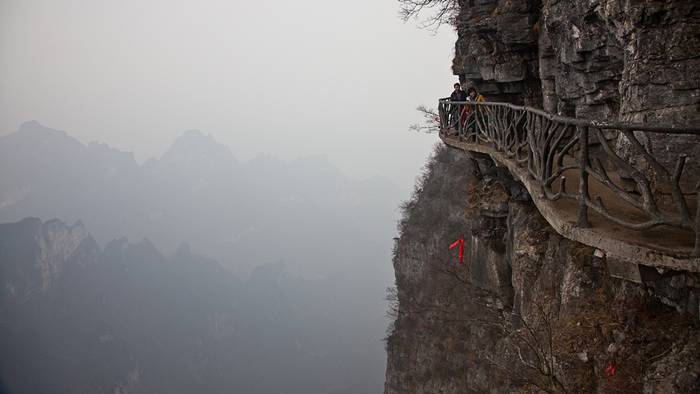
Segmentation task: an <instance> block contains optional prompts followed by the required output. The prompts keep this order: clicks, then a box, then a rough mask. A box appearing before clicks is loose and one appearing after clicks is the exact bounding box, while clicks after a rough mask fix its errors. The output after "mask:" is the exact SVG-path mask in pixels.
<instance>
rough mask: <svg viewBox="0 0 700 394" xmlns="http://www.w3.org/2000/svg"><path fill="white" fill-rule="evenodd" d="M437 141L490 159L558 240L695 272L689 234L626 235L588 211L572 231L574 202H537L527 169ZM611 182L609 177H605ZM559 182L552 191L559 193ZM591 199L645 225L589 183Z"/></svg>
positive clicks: (574, 184)
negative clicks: (584, 223) (585, 224)
mask: <svg viewBox="0 0 700 394" xmlns="http://www.w3.org/2000/svg"><path fill="white" fill-rule="evenodd" d="M441 139H442V140H443V141H444V142H445V143H446V144H447V145H450V146H452V147H455V148H458V149H461V150H464V151H469V152H478V153H483V154H487V155H489V156H491V158H492V159H493V160H494V161H496V162H497V163H499V164H500V165H503V166H505V167H507V168H508V169H509V171H510V172H511V174H513V175H514V176H515V177H516V178H517V179H518V180H519V181H520V182H521V183H522V184H523V185H524V186H525V187H526V188H527V190H528V191H529V192H530V195H531V196H532V198H533V202H534V203H535V205H536V206H537V208H538V209H539V210H540V212H541V213H542V215H543V216H544V217H545V219H546V220H547V221H548V222H549V223H550V224H551V225H552V227H553V228H554V229H555V230H556V231H557V232H559V233H560V234H561V235H562V236H564V237H566V238H569V239H572V240H575V241H578V242H581V243H583V244H586V245H589V246H592V247H595V248H598V249H601V250H602V251H604V252H605V253H606V255H608V256H610V257H613V258H616V259H620V260H623V261H627V262H630V263H634V264H641V265H648V266H654V267H660V268H661V267H663V268H670V269H678V270H687V271H693V272H700V259H698V258H691V257H690V255H691V252H692V250H693V245H694V234H693V233H692V232H691V231H685V230H682V229H679V228H675V227H670V226H660V227H656V228H653V229H650V230H643V231H638V230H631V229H628V228H626V227H623V226H621V225H619V224H617V223H615V222H613V221H611V220H609V219H607V218H605V217H603V216H602V215H599V214H598V213H597V212H595V211H594V210H593V209H590V208H589V209H588V212H589V214H588V218H589V222H590V224H591V227H590V228H579V227H577V226H576V221H577V218H578V202H577V201H575V200H572V199H564V198H562V199H559V200H557V201H550V200H547V199H545V198H538V196H539V195H540V194H541V192H540V187H539V185H538V184H537V183H536V182H535V180H534V179H532V178H531V177H529V175H528V172H527V169H526V168H524V167H520V166H517V165H516V164H515V163H514V161H513V160H509V159H508V158H506V157H505V155H503V154H501V153H500V152H498V151H497V150H496V149H494V148H491V147H489V146H487V145H481V144H473V143H467V142H464V141H459V139H458V138H457V137H445V136H441ZM609 175H610V176H611V178H612V177H614V176H615V175H614V174H609ZM564 176H566V185H567V186H566V187H567V189H568V190H570V191H573V190H574V189H576V188H578V182H579V174H578V172H577V171H576V170H570V171H567V172H566V173H565V174H564ZM559 182H560V181H557V182H556V183H555V185H553V186H552V189H553V190H557V191H558V190H559V186H560V185H559ZM589 191H590V193H591V198H592V199H595V198H596V197H598V196H599V197H600V198H601V200H602V201H603V205H604V206H605V207H606V208H607V209H608V210H609V211H612V212H615V214H616V216H622V217H625V218H626V219H629V220H632V221H641V220H643V219H644V217H643V215H642V214H641V212H640V211H639V210H637V209H636V208H634V207H632V206H631V205H629V204H628V203H626V202H624V201H623V200H621V199H620V198H619V197H616V196H615V195H614V194H613V193H612V192H611V191H610V190H608V189H607V187H606V186H604V185H602V184H601V183H599V182H597V181H596V180H595V179H593V178H592V177H589ZM691 212H692V211H691Z"/></svg>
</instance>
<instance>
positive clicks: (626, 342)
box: [385, 146, 700, 393]
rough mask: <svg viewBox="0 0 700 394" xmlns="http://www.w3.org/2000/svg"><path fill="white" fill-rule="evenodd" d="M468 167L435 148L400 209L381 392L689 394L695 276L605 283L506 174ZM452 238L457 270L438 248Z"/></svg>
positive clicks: (587, 255)
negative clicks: (460, 258)
mask: <svg viewBox="0 0 700 394" xmlns="http://www.w3.org/2000/svg"><path fill="white" fill-rule="evenodd" d="M475 159H476V160H475V161H473V160H472V159H471V158H470V157H469V156H467V155H465V154H464V153H463V152H461V151H457V150H453V149H451V148H448V147H444V146H438V148H437V149H436V152H435V154H434V157H433V158H432V159H431V160H430V161H429V163H428V164H427V165H426V170H425V173H424V175H423V176H422V177H421V180H420V182H419V183H418V185H417V187H416V191H415V193H414V196H413V197H412V199H411V200H410V201H408V202H407V203H406V204H405V205H404V207H403V214H404V216H403V218H402V220H401V221H400V223H399V235H400V236H399V238H398V239H397V242H396V247H395V255H394V268H395V272H396V289H395V291H394V290H392V292H391V293H390V298H392V299H395V300H396V304H395V305H394V307H395V309H394V310H393V311H392V313H393V314H394V315H395V316H396V321H395V323H394V325H393V326H392V327H390V331H389V336H388V338H387V352H388V365H387V380H386V383H385V392H386V393H405V392H411V393H433V392H445V393H462V392H488V391H489V390H492V389H494V388H497V389H498V390H500V391H503V392H524V393H527V392H540V391H544V392H550V393H565V392H568V393H574V392H576V393H578V392H581V393H583V392H598V393H627V392H629V393H638V392H649V393H652V392H672V393H673V392H676V393H682V392H694V391H697V390H698V389H700V386H698V381H697V380H696V377H697V376H700V358H698V357H697V353H693V352H695V351H697V350H700V335H698V334H700V327H698V322H697V313H698V310H697V308H698V306H697V302H693V300H696V299H697V298H698V288H700V286H699V285H700V276H698V275H690V274H687V273H682V272H668V273H666V274H664V275H661V276H658V275H657V276H654V275H652V274H653V273H652V272H645V273H644V276H645V278H647V281H646V282H645V284H644V285H640V284H636V283H631V282H627V281H624V280H620V279H615V278H611V277H610V276H609V275H608V274H607V267H606V264H607V263H606V261H605V259H603V258H599V257H597V256H596V255H594V250H593V249H591V248H589V247H587V246H584V245H580V244H577V243H575V242H572V241H569V240H567V239H564V238H562V237H560V236H559V235H558V234H556V233H555V232H554V231H553V230H552V229H551V227H549V225H548V224H547V222H546V221H545V220H544V219H543V218H542V217H541V216H540V215H539V213H538V211H537V209H536V208H535V207H534V206H533V205H532V203H531V202H529V201H528V200H527V195H526V194H523V193H521V192H519V191H518V188H519V187H520V186H518V185H517V183H515V182H513V181H512V179H508V178H507V177H508V173H507V171H503V170H502V169H499V168H497V167H493V166H490V165H489V164H490V163H489V161H488V160H487V159H485V158H483V157H475ZM475 163H477V164H478V165H480V166H481V168H482V171H480V172H481V174H482V177H481V178H479V177H477V176H475V175H472V173H473V169H474V168H473V166H474V165H475ZM520 188H522V187H520ZM504 205H505V206H504ZM494 213H499V215H494ZM462 234H464V235H465V236H466V239H467V240H468V242H467V243H468V250H467V253H466V255H467V261H466V262H465V264H463V265H460V264H458V263H457V262H456V261H455V260H454V258H453V257H452V256H451V255H450V253H449V251H448V250H447V245H449V243H451V242H452V241H453V240H454V239H455V238H456V237H459V236H460V235H462ZM693 314H695V316H693ZM660 371H664V373H660ZM694 377H695V378H694Z"/></svg>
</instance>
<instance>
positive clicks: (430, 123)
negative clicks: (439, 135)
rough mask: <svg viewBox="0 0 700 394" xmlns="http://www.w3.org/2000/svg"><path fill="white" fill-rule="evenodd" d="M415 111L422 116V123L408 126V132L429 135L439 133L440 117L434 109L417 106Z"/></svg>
mask: <svg viewBox="0 0 700 394" xmlns="http://www.w3.org/2000/svg"><path fill="white" fill-rule="evenodd" d="M416 110H417V111H418V112H420V113H421V114H422V115H423V121H422V122H420V123H414V124H412V125H410V126H408V129H409V130H412V131H418V132H421V133H426V134H431V133H435V132H438V131H440V115H439V114H438V113H437V111H436V110H435V109H434V108H428V107H426V106H425V105H419V106H418V107H417V108H416Z"/></svg>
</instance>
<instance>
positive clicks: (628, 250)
mask: <svg viewBox="0 0 700 394" xmlns="http://www.w3.org/2000/svg"><path fill="white" fill-rule="evenodd" d="M440 139H441V140H442V141H443V142H444V143H445V144H447V145H448V146H451V147H453V148H456V149H460V150H463V151H466V152H478V153H482V154H486V155H488V156H490V157H491V158H492V159H493V160H494V161H496V162H498V164H500V165H502V166H504V167H506V168H508V170H509V171H510V173H511V174H512V175H513V176H515V177H516V178H517V180H518V181H520V183H522V184H523V185H524V186H525V188H526V189H527V191H528V193H530V196H531V197H532V201H533V202H534V204H535V206H536V207H537V209H538V210H539V211H540V214H542V216H543V217H544V218H545V220H547V222H548V223H549V224H550V225H551V226H552V228H554V230H555V231H556V232H557V233H559V234H560V235H561V236H563V237H565V238H568V239H570V240H573V241H576V242H580V243H582V244H584V245H588V246H590V247H593V248H597V249H600V250H602V251H603V252H604V253H605V254H606V256H608V257H610V258H613V259H618V260H622V261H626V262H629V263H633V264H639V265H644V266H649V267H655V268H661V269H672V270H677V271H689V272H700V258H698V257H683V256H680V255H678V254H677V253H676V254H674V252H673V251H670V250H665V251H664V250H655V249H651V248H649V247H647V246H644V245H641V244H634V243H630V242H627V241H624V240H621V239H615V238H612V237H611V236H610V234H605V233H604V232H602V231H597V230H596V228H595V227H591V228H579V227H576V226H575V223H573V222H567V221H564V220H562V218H561V217H559V215H557V214H556V213H555V209H554V206H553V204H552V203H551V202H550V201H549V200H545V199H540V198H535V196H537V195H538V190H539V187H538V185H537V184H536V183H535V182H534V180H533V179H531V178H530V177H529V176H528V174H527V173H526V171H525V169H524V168H521V167H518V166H517V165H515V164H514V163H513V162H511V161H510V160H508V159H507V158H506V157H505V156H504V155H503V154H501V153H499V152H498V151H497V150H495V149H493V148H490V147H488V146H484V145H478V144H470V143H467V142H464V141H457V140H455V139H452V138H446V137H445V136H443V135H441V136H440Z"/></svg>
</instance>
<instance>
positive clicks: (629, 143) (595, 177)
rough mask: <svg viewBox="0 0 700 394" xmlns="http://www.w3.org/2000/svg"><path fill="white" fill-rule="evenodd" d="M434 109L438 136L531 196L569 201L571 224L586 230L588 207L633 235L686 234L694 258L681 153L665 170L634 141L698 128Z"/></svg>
mask: <svg viewBox="0 0 700 394" xmlns="http://www.w3.org/2000/svg"><path fill="white" fill-rule="evenodd" d="M438 112H439V123H440V130H441V133H443V134H445V133H447V132H449V131H454V132H455V133H456V136H457V137H458V138H459V140H461V141H465V142H466V143H468V144H477V145H481V146H487V147H489V149H492V150H495V151H497V152H499V154H501V155H502V156H503V157H505V158H506V159H507V160H510V161H511V162H512V163H514V164H515V165H516V166H518V168H522V169H523V171H526V173H527V176H528V177H529V178H530V179H532V180H534V182H535V184H536V185H537V186H538V187H539V188H540V190H541V193H540V195H539V196H533V198H545V199H547V200H551V201H556V200H559V199H570V200H574V201H576V202H577V206H578V220H577V223H576V225H577V226H578V227H581V228H586V227H590V226H591V224H590V220H589V212H588V211H589V209H590V210H593V211H594V212H596V213H597V214H599V215H601V216H602V217H604V218H606V219H608V220H610V221H612V222H614V223H616V224H618V225H621V226H623V227H625V228H629V229H632V230H647V229H651V228H654V227H658V226H669V227H673V228H678V229H682V230H684V231H685V230H689V231H691V232H693V233H694V235H695V242H694V250H693V252H692V253H691V256H694V257H697V256H700V184H699V186H695V185H696V184H698V181H700V179H695V178H693V179H690V178H692V177H689V176H688V174H687V173H686V174H684V169H685V168H686V164H687V163H688V156H687V155H679V156H678V157H677V160H676V161H675V163H671V164H672V165H669V163H665V162H663V160H661V159H659V158H656V157H654V155H653V154H652V153H651V152H650V151H649V149H648V148H647V147H646V146H645V145H644V143H643V142H641V141H640V139H639V138H640V135H643V134H644V133H666V134H675V135H687V136H688V138H695V137H698V136H700V128H695V127H679V126H675V125H660V124H637V123H622V122H601V121H594V120H588V119H576V118H568V117H563V116H558V115H554V114H550V113H547V112H545V111H542V110H539V109H536V108H531V107H526V106H519V105H514V104H510V103H500V102H470V101H451V100H449V99H441V100H439V103H438ZM620 141H624V144H623V145H620ZM621 146H622V147H621ZM694 176H695V175H694ZM567 178H568V179H572V178H578V179H577V180H578V187H577V188H576V190H568V189H567ZM591 182H592V183H593V184H594V185H595V187H592V186H591ZM688 185H691V186H688ZM572 189H573V188H572ZM688 189H692V190H688ZM601 196H603V197H605V200H604V199H603V198H602V197H601ZM606 205H607V206H606ZM693 206H694V208H695V209H691V207H693Z"/></svg>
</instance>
